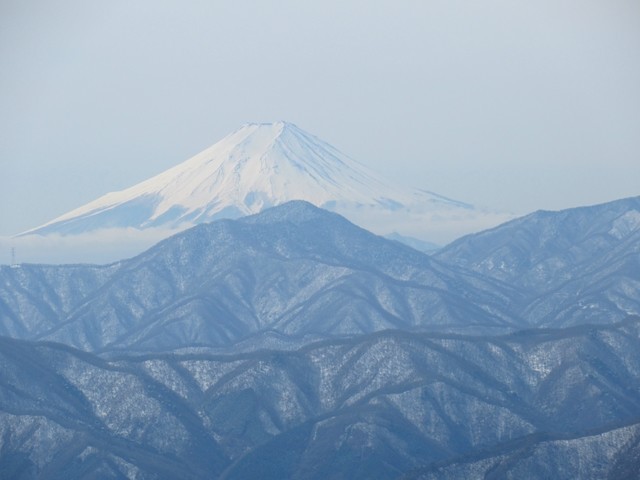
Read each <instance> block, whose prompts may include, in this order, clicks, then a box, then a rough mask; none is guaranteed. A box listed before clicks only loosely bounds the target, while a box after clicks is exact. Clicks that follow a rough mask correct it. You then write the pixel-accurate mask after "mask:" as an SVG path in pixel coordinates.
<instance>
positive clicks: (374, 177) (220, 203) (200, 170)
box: [25, 122, 507, 244]
mask: <svg viewBox="0 0 640 480" xmlns="http://www.w3.org/2000/svg"><path fill="white" fill-rule="evenodd" d="M290 200H306V201H308V202H310V203H312V204H314V205H316V206H319V207H323V208H326V209H329V210H332V211H335V212H338V213H340V214H342V215H344V216H346V217H347V218H349V219H350V220H351V221H354V222H356V223H358V224H359V225H362V226H364V227H365V228H367V229H369V230H373V231H375V232H376V233H380V234H389V233H392V232H393V231H398V232H400V233H402V234H404V235H411V236H415V237H418V238H421V239H422V240H432V241H435V242H437V243H440V244H443V243H445V242H446V241H450V240H451V239H453V238H455V237H457V236H459V235H460V231H465V232H468V231H470V230H479V229H480V228H482V227H488V226H493V225H496V224H497V223H499V222H500V221H503V220H504V219H506V218H507V217H506V216H504V215H494V214H490V213H487V212H481V211H479V210H477V209H475V208H474V207H472V206H471V205H469V204H466V203H462V202H458V201H455V200H451V199H448V198H445V197H443V196H441V195H437V194H435V193H431V192H428V191H424V190H418V189H413V188H404V187H399V186H396V185H392V184H390V183H389V182H388V181H386V180H384V179H383V178H382V176H380V175H378V174H376V173H375V172H373V171H371V170H370V169H368V168H367V167H365V166H364V165H363V164H360V163H358V162H356V161H354V160H352V159H351V158H349V157H347V156H346V155H344V154H342V153H341V152H339V151H338V150H336V149H335V148H333V147H332V146H331V145H329V144H327V143H326V142H324V141H322V140H320V139H319V138H317V137H315V136H313V135H311V134H309V133H307V132H305V131H303V130H302V129H300V128H298V127H297V126H295V125H293V124H291V123H287V122H276V123H266V124H247V125H244V126H243V127H241V128H240V129H238V130H236V131H235V132H233V133H231V134H229V135H227V136H226V137H225V138H223V139H222V140H220V141H219V142H217V143H216V144H215V145H213V146H211V147H210V148H207V149H206V150H204V151H202V152H201V153H199V154H197V155H195V156H194V157H192V158H190V159H189V160H187V161H185V162H183V163H181V164H179V165H177V166H175V167H173V168H171V169H169V170H167V171H165V172H163V173H160V174H159V175H156V176H154V177H152V178H150V179H148V180H146V181H143V182H142V183H139V184H137V185H134V186H132V187H130V188H127V189H126V190H122V191H118V192H112V193H108V194H106V195H104V196H102V197H100V198H98V199H96V200H95V201H92V202H90V203H88V204H86V205H84V206H81V207H79V208H77V209H75V210H73V211H71V212H68V213H66V214H64V215H62V216H60V217H58V218H56V219H54V220H52V221H50V222H48V223H46V224H44V225H42V226H40V227H37V228H34V229H32V230H29V231H28V232H25V234H34V233H35V234H40V235H47V234H51V233H58V234H80V233H87V232H92V231H95V230H100V229H109V228H126V227H129V228H134V229H147V228H152V227H159V228H161V229H165V230H166V229H169V230H171V229H175V228H184V226H185V225H195V224H199V223H203V222H208V221H211V220H213V219H220V218H237V217H240V216H244V215H248V214H253V213H258V212H260V211H262V210H263V209H265V208H268V207H271V206H274V205H279V204H282V203H285V202H287V201H290ZM465 229H466V230H465Z"/></svg>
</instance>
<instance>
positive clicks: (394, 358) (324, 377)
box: [0, 318, 640, 479]
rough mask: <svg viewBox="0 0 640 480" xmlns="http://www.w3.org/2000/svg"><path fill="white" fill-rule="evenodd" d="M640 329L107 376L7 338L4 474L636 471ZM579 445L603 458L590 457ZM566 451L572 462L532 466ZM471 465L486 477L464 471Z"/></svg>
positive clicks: (164, 364)
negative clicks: (549, 445)
mask: <svg viewBox="0 0 640 480" xmlns="http://www.w3.org/2000/svg"><path fill="white" fill-rule="evenodd" d="M639 322H640V320H639V319H638V318H636V319H629V320H627V321H625V322H622V323H620V324H617V325H611V326H606V327H605V326H600V327H593V326H582V327H574V328H571V329H556V330H546V331H543V332H530V334H514V335H507V336H497V337H496V336H489V337H487V336H478V335H476V336H468V335H442V334H424V333H423V334H412V333H408V332H402V331H386V332H378V333H374V334H369V335H362V336H359V337H356V338H351V339H341V340H335V339H334V340H325V341H322V342H319V343H313V344H309V345H307V346H305V347H303V348H301V349H299V350H295V351H290V352H282V351H259V352H251V353H245V354H230V355H211V354H149V355H142V356H135V355H133V356H132V355H121V356H118V357H114V358H111V359H109V360H107V359H104V358H101V357H98V356H95V355H93V354H88V353H86V352H82V351H78V350H75V349H72V348H69V347H67V346H63V345H61V344H56V343H50V342H48V343H43V342H30V341H19V340H13V339H7V338H0V346H1V348H0V362H1V364H2V366H3V368H2V369H1V370H0V393H1V395H0V438H2V439H3V440H2V442H3V443H2V448H1V450H0V451H1V455H0V469H1V470H2V471H3V472H5V473H6V474H7V475H10V476H11V475H12V477H11V478H86V477H88V476H91V475H93V476H98V477H100V478H123V477H124V478H176V477H180V478H227V479H235V478H238V479H241V478H242V479H251V478H260V479H281V478H304V479H321V478H354V479H366V478H372V476H375V478H380V479H387V478H388V479H391V478H396V477H399V476H402V475H403V474H404V473H409V472H414V473H415V475H412V476H411V478H440V477H437V476H436V477H432V476H431V475H429V474H427V471H430V470H431V469H432V468H434V469H436V471H438V472H443V473H447V472H448V473H449V474H450V476H449V477H447V478H455V474H456V473H455V472H457V473H458V474H459V473H460V472H461V471H466V472H467V476H466V478H484V477H483V474H484V473H485V472H487V471H490V470H491V467H492V466H496V465H498V464H500V463H501V462H502V463H503V464H504V467H505V468H507V469H508V468H511V469H512V470H514V471H516V472H517V471H518V469H517V468H516V465H517V464H516V463H515V462H522V463H520V466H521V467H525V468H526V461H525V462H523V459H526V458H527V457H522V456H518V455H517V451H518V448H521V449H522V448H525V449H526V448H529V451H532V452H534V455H542V456H540V457H539V459H540V460H539V461H542V462H549V465H550V466H551V467H550V468H551V471H552V473H554V476H555V478H567V479H568V478H576V475H577V474H579V473H581V472H589V471H590V470H589V469H590V468H596V467H597V469H596V470H593V472H597V473H598V474H599V475H601V477H600V478H606V476H607V475H613V474H615V473H616V472H618V473H619V472H621V471H622V472H624V471H627V472H629V471H632V472H637V469H635V470H634V468H636V467H637V466H638V458H637V456H633V455H631V454H629V453H630V451H633V449H635V450H637V445H638V442H640V430H639V428H638V424H637V421H636V420H637V419H638V418H639V416H640V400H639V399H640V383H639V381H638V378H640V357H639V352H640V335H639V328H640V323H639ZM594 412H598V414H597V415H594ZM634 419H636V420H634ZM491 425H499V426H500V427H499V428H493V427H492V426H491ZM625 426H627V428H626V429H625V428H622V427H625ZM596 430H599V432H596ZM581 438H589V439H590V440H588V441H589V442H596V443H597V442H598V438H600V439H601V440H602V442H601V443H599V444H598V448H596V449H593V448H591V449H590V448H586V449H585V448H582V447H583V446H584V445H585V444H581V443H580V442H581V440H580V439H581ZM555 440H563V441H564V446H563V451H565V452H566V453H567V454H568V455H569V458H572V459H573V460H572V463H569V462H567V459H558V458H557V457H553V456H551V457H550V455H551V454H552V452H551V451H550V450H549V449H547V450H544V449H538V450H535V448H538V446H539V447H541V448H542V447H544V442H549V441H555ZM566 440H571V442H573V443H571V442H570V443H568V444H567V442H566ZM634 445H635V446H634ZM536 451H537V452H538V453H535V452H536ZM509 455H513V456H512V457H511V458H512V461H511V462H508V461H506V460H507V458H508V457H509ZM572 455H573V456H572ZM463 456H464V457H466V458H467V460H465V461H462V462H461V461H460V460H459V459H458V460H456V459H455V458H456V457H463ZM452 457H453V458H454V460H453V461H451V460H450V459H452ZM616 457H617V459H616ZM474 458H475V459H476V460H477V459H478V458H481V459H484V460H483V462H484V463H482V462H480V463H478V462H476V463H475V464H473V465H472V467H473V468H471V467H469V468H467V467H465V465H467V464H468V463H469V459H471V460H473V459H474ZM605 458H607V459H616V460H615V461H611V462H610V463H608V464H607V463H603V459H605ZM447 461H449V462H451V463H447V465H448V466H447V467H446V468H445V467H443V466H442V465H443V463H446V462H447ZM553 462H556V463H555V465H557V464H560V465H564V470H558V469H554V467H553V465H554V463H553ZM427 465H431V467H426V466H427ZM465 468H466V470H465ZM438 469H440V470H438ZM524 471H525V472H526V471H532V474H534V476H533V477H532V478H544V474H545V471H540V475H541V476H538V477H536V476H535V472H537V470H536V469H534V470H531V466H529V467H528V470H524ZM547 473H548V471H547ZM442 478H445V477H442ZM584 478H596V477H593V476H591V477H590V476H588V475H587V476H586V477H584ZM618 478H622V477H618Z"/></svg>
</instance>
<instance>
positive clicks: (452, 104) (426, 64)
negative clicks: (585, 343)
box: [0, 0, 640, 235]
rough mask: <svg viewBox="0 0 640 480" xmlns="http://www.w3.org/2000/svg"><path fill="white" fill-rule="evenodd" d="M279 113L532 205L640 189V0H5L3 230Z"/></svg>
mask: <svg viewBox="0 0 640 480" xmlns="http://www.w3.org/2000/svg"><path fill="white" fill-rule="evenodd" d="M273 120H288V121H290V122H293V123H295V124H297V125H298V126H300V127H301V128H303V129H305V130H307V131H309V132H311V133H313V134H315V135H317V136H319V137H321V138H322V139H324V140H326V141H328V142H329V143H331V144H333V145H334V146H335V147H337V148H338V149H340V150H341V151H343V152H344V153H346V154H348V155H350V156H351V157H353V158H355V159H357V160H359V161H360V162H362V163H365V164H368V165H369V166H370V167H372V168H374V169H376V170H378V171H380V172H381V173H383V174H384V175H386V176H387V177H388V178H390V179H393V180H395V181H396V182H399V183H403V184H406V185H409V186H414V187H420V188H426V189H429V190H432V191H435V192H437V193H440V194H443V195H446V196H450V197H453V198H456V199H459V200H463V201H466V202H470V203H474V204H476V205H480V206H485V207H489V208H491V209H497V210H508V211H514V212H518V213H526V212H529V211H532V210H535V209H538V208H545V209H561V208H566V207H571V206H577V205H581V204H590V203H599V202H604V201H608V200H613V199H616V198H621V197H625V196H632V195H638V194H640V2H638V0H598V1H595V0H568V1H562V0H536V1H533V2H532V1H515V0H504V1H498V0H491V1H482V0H476V1H471V0H469V1H461V0H439V1H431V0H422V1H402V0H395V1H384V2H382V1H372V0H367V1H346V2H345V1H344V0H342V1H329V0H323V1H322V2H320V1H318V2H301V1H277V2H276V1H253V2H249V1H238V0H235V1H228V2H226V1H225V2H220V1H211V0H208V1H177V0H176V1H159V0H153V1H147V0H144V1H131V0H126V1H120V0H110V1H103V2H97V1H85V0H78V1H70V0H58V1H55V2H53V1H45V0H39V1H33V0H0V159H1V162H2V163H1V167H2V168H1V170H0V235H7V234H13V233H18V232H20V231H22V230H25V229H27V228H30V227H35V226H37V225H39V224H41V223H44V222H45V221H48V220H50V219H52V218H53V217H55V216H58V215H60V214H62V213H65V212H66V211H68V210H71V209H72V208H75V207H77V206H80V205H81V204H83V203H86V202H87V201H89V200H92V199H94V198H96V197H97V196H99V195H101V194H103V193H106V192H108V191H112V190H119V189H122V188H125V187H127V186H130V185H132V184H134V183H137V182H138V181H141V180H143V179H145V178H147V177H149V176H151V175H153V174H156V173H159V172H160V171H162V170H164V169H166V168H168V167H170V166H172V165H174V164H177V163H179V162H181V161H183V160H185V159H187V158H188V157H190V156H192V155H193V154H195V153H197V152H199V151H200V150H202V149H204V148H205V147H207V146H209V145H211V144H213V143H214V142H216V141H217V140H219V139H220V138H222V137H223V136H224V135H226V134H227V133H229V132H230V131H232V130H234V129H236V128H238V127H239V126H240V125H241V124H243V123H245V122H267V121H273Z"/></svg>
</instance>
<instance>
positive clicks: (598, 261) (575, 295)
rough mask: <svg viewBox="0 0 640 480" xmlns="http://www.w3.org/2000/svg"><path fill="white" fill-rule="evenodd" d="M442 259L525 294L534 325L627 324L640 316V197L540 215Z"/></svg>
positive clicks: (471, 240)
mask: <svg viewBox="0 0 640 480" xmlns="http://www.w3.org/2000/svg"><path fill="white" fill-rule="evenodd" d="M435 257H436V258H438V259H439V260H441V261H444V262H446V263H449V264H452V265H456V266H459V267H461V268H465V269H469V270H472V271H475V272H477V273H481V274H483V275H486V276H489V277H492V278H495V279H498V280H501V281H504V282H507V283H509V284H510V285H512V286H514V287H516V288H517V289H519V290H520V291H521V293H522V294H523V295H525V297H528V300H527V301H526V302H525V303H523V305H525V308H523V309H521V310H519V311H518V314H519V315H521V316H522V317H523V319H525V320H526V321H527V322H529V323H530V324H532V325H542V326H561V325H575V324H580V323H585V322H588V323H609V322H614V321H619V320H621V319H623V318H625V317H626V316H627V315H637V314H639V313H640V197H634V198H628V199H624V200H618V201H615V202H611V203H606V204H603V205H596V206H593V207H582V208H575V209H571V210H564V211H560V212H536V213H532V214H531V215H528V216H526V217H523V218H520V219H517V220H514V221H512V222H508V223H505V224H504V225H501V226H499V227H496V228H494V229H492V230H488V231H486V232H482V233H479V234H475V235H470V236H467V237H464V238H462V239H460V240H458V241H456V242H453V243H452V244H451V245H448V246H447V247H445V248H444V249H442V250H440V251H439V252H437V253H436V255H435Z"/></svg>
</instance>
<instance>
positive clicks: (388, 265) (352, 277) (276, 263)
mask: <svg viewBox="0 0 640 480" xmlns="http://www.w3.org/2000/svg"><path fill="white" fill-rule="evenodd" d="M1 275H2V277H3V278H4V282H3V284H2V286H0V291H1V295H2V296H1V297H0V298H1V299H2V308H1V310H0V315H2V322H1V324H2V325H3V329H4V330H3V333H4V334H5V335H10V336H14V337H18V338H25V339H50V340H55V341H59V342H62V343H65V344H68V345H73V346H76V347H78V348H81V349H84V350H87V351H104V350H113V349H134V350H165V351H167V350H172V349H175V348H180V347H194V346H208V347H211V346H213V347H225V346H229V345H233V344H235V343H237V342H239V341H242V340H247V341H248V342H249V343H251V342H252V341H257V340H259V341H278V339H282V341H285V340H284V339H287V338H304V337H311V338H314V337H324V336H327V335H354V334H361V333H370V332H374V331H378V330H382V329H386V328H403V329H408V330H412V329H416V328H437V327H456V326H457V327H460V328H472V327H477V328H483V329H492V328H495V329H498V330H504V329H509V328H512V327H513V326H514V324H515V319H514V318H513V317H512V316H510V314H509V313H508V312H507V310H506V308H505V305H508V304H509V302H511V301H512V299H517V297H518V295H517V293H516V292H514V291H512V290H511V289H509V288H508V287H505V286H502V285H500V284H498V283H497V282H491V281H486V280H484V279H483V278H482V277H481V276H479V275H475V274H466V273H463V272H460V271H458V270H457V269H452V268H449V267H444V266H442V265H441V264H439V263H438V262H435V261H433V260H431V259H430V258H429V257H428V256H426V255H424V254H421V253H419V252H417V251H415V250H412V249H410V248H408V247H405V246H403V245H400V244H397V243H395V242H391V241H388V240H385V239H383V238H381V237H377V236H375V235H373V234H371V233H369V232H367V231H365V230H362V229H360V228H358V227H356V226H355V225H353V224H351V223H349V222H348V221H346V220H345V219H344V218H342V217H340V216H338V215H336V214H332V213H329V212H326V211H323V210H321V209H318V208H316V207H313V206H312V205H310V204H308V203H306V202H291V203H288V204H286V205H284V206H281V207H276V208H273V209H270V210H267V211H265V212H264V213H261V214H259V215H256V216H252V217H247V218H244V219H240V220H235V221H233V220H225V221H219V222H215V223H212V224H208V225H201V226H198V227H196V228H194V229H192V230H189V231H187V232H185V233H182V234H179V235H177V236H175V237H172V238H170V239H168V240H166V241H164V242H162V243H160V244H159V245H157V246H156V247H154V248H152V249H151V250H149V251H147V252H145V253H143V254H142V255H140V256H138V257H136V258H134V259H131V260H128V261H124V262H121V263H119V264H115V265H111V266H108V267H94V266H87V267H82V266H74V267H67V266H64V267H42V266H23V267H21V268H17V269H9V268H4V269H3V270H2V271H1ZM23 312H29V314H28V315H24V314H23ZM25 318H28V319H29V321H28V322H27V321H25V320H24V319H25ZM258 334H259V335H261V337H256V335H258ZM250 337H252V339H253V340H251V339H250ZM256 339H257V340H256ZM260 339H262V340H260ZM270 339H271V340H270Z"/></svg>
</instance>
